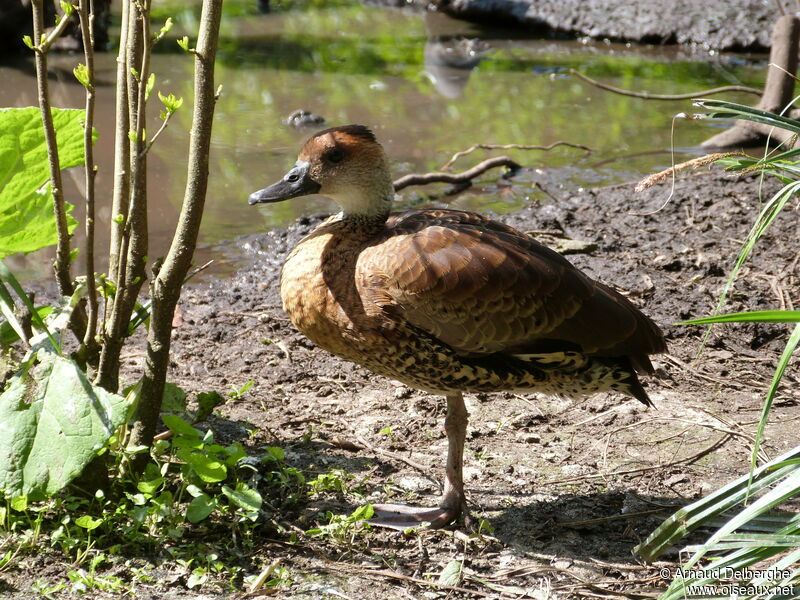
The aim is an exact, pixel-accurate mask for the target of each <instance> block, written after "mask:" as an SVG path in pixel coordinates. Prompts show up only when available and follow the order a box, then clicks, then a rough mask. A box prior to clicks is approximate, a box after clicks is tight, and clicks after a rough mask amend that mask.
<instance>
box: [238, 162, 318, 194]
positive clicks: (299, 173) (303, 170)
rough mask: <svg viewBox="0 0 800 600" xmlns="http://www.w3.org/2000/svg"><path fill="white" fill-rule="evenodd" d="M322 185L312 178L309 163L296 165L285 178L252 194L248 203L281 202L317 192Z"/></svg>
mask: <svg viewBox="0 0 800 600" xmlns="http://www.w3.org/2000/svg"><path fill="white" fill-rule="evenodd" d="M319 188H320V185H319V184H318V183H317V182H316V181H314V180H313V179H311V177H310V176H309V174H308V166H307V165H298V166H295V167H294V168H293V169H292V170H291V171H289V172H288V173H287V174H286V175H284V176H283V179H281V180H280V181H278V182H277V183H273V184H272V185H271V186H269V187H266V188H264V189H263V190H258V191H257V192H253V193H252V194H250V197H249V198H248V199H247V203H248V204H261V203H264V202H281V201H282V200H289V199H290V198H297V197H299V196H308V195H309V194H316V193H317V192H318V191H319Z"/></svg>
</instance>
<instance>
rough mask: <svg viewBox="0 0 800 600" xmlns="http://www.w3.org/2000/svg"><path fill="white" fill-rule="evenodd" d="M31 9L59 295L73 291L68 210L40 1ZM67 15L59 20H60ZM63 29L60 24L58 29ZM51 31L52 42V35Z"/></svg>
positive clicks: (32, 4) (34, 3)
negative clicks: (54, 231) (54, 220)
mask: <svg viewBox="0 0 800 600" xmlns="http://www.w3.org/2000/svg"><path fill="white" fill-rule="evenodd" d="M31 8H32V10H33V44H34V47H35V60H36V83H37V85H38V93H39V109H40V112H41V114H42V125H43V126H44V137H45V143H46V144H47V157H48V160H49V163H50V181H51V183H52V187H53V209H54V211H55V216H56V232H57V234H58V243H57V245H56V260H55V263H54V264H53V268H54V269H55V274H56V282H57V283H58V293H59V294H61V295H62V296H71V295H72V292H73V291H74V290H73V287H72V276H71V275H70V272H69V253H70V248H69V229H68V227H67V211H66V207H65V204H64V188H63V185H62V183H61V165H60V163H59V159H58V145H57V143H56V130H55V127H54V126H53V114H52V109H51V107H50V91H49V89H48V79H47V50H48V48H49V44H47V45H45V44H44V43H43V42H44V41H45V40H43V39H42V35H43V30H44V10H43V7H42V0H32V1H31ZM66 20H67V19H66V17H65V18H63V19H62V20H61V22H62V23H63V22H64V21H66ZM61 30H62V31H63V27H62V28H61ZM54 33H55V32H53V33H51V34H50V38H51V41H50V43H52V41H53V40H55V38H54V37H53V34H54Z"/></svg>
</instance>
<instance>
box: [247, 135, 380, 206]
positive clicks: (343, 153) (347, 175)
mask: <svg viewBox="0 0 800 600" xmlns="http://www.w3.org/2000/svg"><path fill="white" fill-rule="evenodd" d="M310 194H322V195H323V196H329V197H330V198H333V199H334V200H335V201H336V203H337V204H338V205H339V206H340V207H341V209H342V212H343V214H344V215H345V216H354V217H358V216H367V217H377V216H385V215H387V214H388V213H389V209H390V207H391V203H392V200H393V199H394V186H393V185H392V178H391V175H390V173H389V165H388V161H387V159H386V154H385V153H384V152H383V148H382V147H381V145H380V144H379V143H378V142H377V140H376V139H375V136H374V135H373V134H372V132H371V131H370V130H369V129H367V128H366V127H364V126H363V125H345V126H343V127H333V128H331V129H326V130H324V131H320V132H319V133H317V134H315V135H314V136H312V137H311V138H310V139H309V140H308V141H307V142H306V143H305V145H304V146H303V149H302V150H301V151H300V155H299V156H298V157H297V162H296V163H295V165H294V167H292V169H291V170H290V171H289V172H288V173H286V175H284V176H283V178H282V179H281V180H280V181H278V182H277V183H273V184H272V185H271V186H269V187H267V188H264V189H263V190H259V191H257V192H254V193H252V194H250V198H249V199H248V202H249V203H250V204H259V203H262V202H281V201H282V200H289V199H290V198H297V197H299V196H308V195H310Z"/></svg>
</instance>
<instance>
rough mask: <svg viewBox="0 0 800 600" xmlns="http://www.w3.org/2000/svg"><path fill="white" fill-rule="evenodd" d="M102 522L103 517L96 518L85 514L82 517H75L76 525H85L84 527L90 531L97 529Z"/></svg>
mask: <svg viewBox="0 0 800 600" xmlns="http://www.w3.org/2000/svg"><path fill="white" fill-rule="evenodd" d="M102 524H103V519H94V518H92V517H91V516H89V515H83V516H82V517H78V518H77V519H75V525H77V526H78V527H83V528H84V529H88V530H89V531H91V530H92V529H97V528H98V527H99V526H100V525H102Z"/></svg>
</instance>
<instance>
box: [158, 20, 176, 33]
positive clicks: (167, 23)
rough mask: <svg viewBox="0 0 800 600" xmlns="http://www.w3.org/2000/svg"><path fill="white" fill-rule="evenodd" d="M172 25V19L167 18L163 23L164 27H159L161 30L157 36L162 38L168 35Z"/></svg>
mask: <svg viewBox="0 0 800 600" xmlns="http://www.w3.org/2000/svg"><path fill="white" fill-rule="evenodd" d="M174 24H175V23H174V21H173V20H172V17H167V20H166V21H164V25H163V26H162V27H161V30H160V31H159V32H158V35H159V36H163V35H166V34H168V33H169V32H170V30H171V29H172V26H173V25H174Z"/></svg>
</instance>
